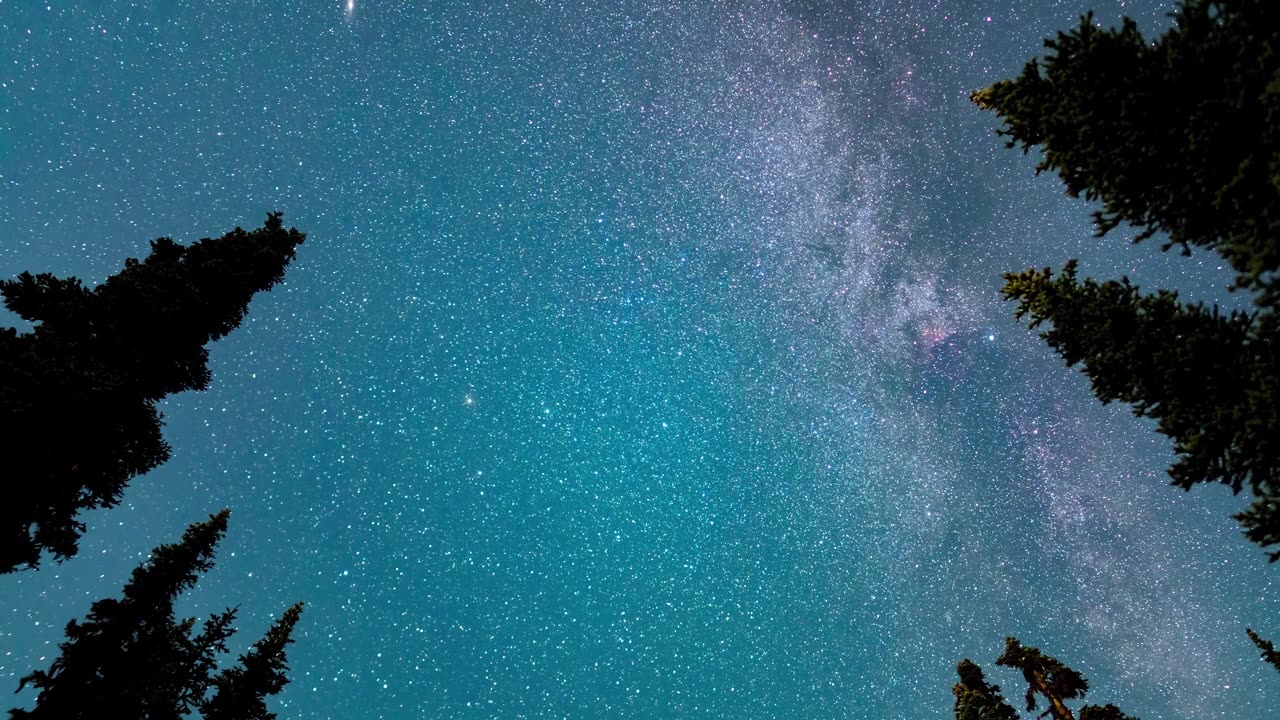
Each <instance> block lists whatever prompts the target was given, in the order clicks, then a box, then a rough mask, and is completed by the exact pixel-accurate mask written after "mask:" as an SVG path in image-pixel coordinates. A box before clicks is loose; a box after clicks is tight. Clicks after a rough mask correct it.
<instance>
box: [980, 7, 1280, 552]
mask: <svg viewBox="0 0 1280 720" xmlns="http://www.w3.org/2000/svg"><path fill="white" fill-rule="evenodd" d="M1174 20H1175V27H1173V28H1172V29H1170V30H1169V31H1168V32H1166V33H1165V34H1164V35H1162V36H1161V37H1160V38H1159V39H1158V40H1157V41H1156V42H1153V43H1152V42H1147V41H1146V40H1145V39H1144V38H1143V37H1142V35H1141V33H1139V32H1138V28H1137V25H1136V24H1135V23H1134V22H1133V21H1132V20H1130V19H1128V18H1126V19H1125V20H1124V22H1123V24H1122V25H1121V27H1119V28H1114V29H1104V28H1101V27H1098V23H1097V22H1096V20H1095V19H1094V17H1093V15H1092V14H1088V15H1085V16H1083V17H1082V18H1081V20H1080V25H1079V27H1077V28H1076V29H1074V30H1072V31H1071V32H1065V33H1059V34H1058V35H1057V37H1056V38H1055V39H1051V40H1046V41H1045V45H1046V46H1047V47H1048V48H1049V49H1050V51H1051V52H1050V53H1049V55H1048V56H1047V57H1046V58H1044V59H1043V60H1040V59H1035V60H1032V61H1031V62H1030V63H1028V64H1027V65H1026V67H1025V68H1024V69H1023V71H1022V73H1021V75H1019V76H1018V77H1017V78H1016V79H1014V80H1004V81H1001V82H997V83H996V84H994V85H992V86H991V87H989V88H986V89H984V90H980V91H978V92H976V93H974V94H973V101H974V102H975V103H976V104H977V105H978V106H979V107H981V108H984V109H987V110H993V111H995V112H996V113H997V114H998V115H999V116H1000V118H1001V120H1002V121H1003V127H1002V128H1001V130H1000V131H999V132H1000V134H1001V135H1003V136H1005V137H1007V138H1008V142H1007V145H1008V147H1010V148H1014V147H1021V148H1022V150H1023V151H1024V152H1029V151H1030V150H1031V149H1032V148H1040V149H1041V150H1042V151H1043V156H1042V159H1041V162H1040V163H1039V165H1038V166H1037V168H1036V171H1037V172H1042V171H1045V170H1049V171H1052V172H1054V173H1056V174H1057V175H1058V176H1059V177H1061V179H1062V180H1063V181H1064V182H1065V183H1066V187H1067V192H1068V194H1070V195H1072V196H1084V197H1085V198H1087V199H1089V200H1094V201H1099V202H1100V203H1101V206H1102V207H1101V209H1100V210H1098V211H1097V212H1096V213H1095V214H1094V221H1095V226H1096V230H1097V234H1098V235H1099V236H1101V235H1105V234H1106V233H1108V232H1110V231H1111V230H1113V229H1115V228H1117V227H1119V226H1121V225H1125V224H1128V225H1130V226H1133V227H1135V228H1136V229H1137V230H1138V232H1137V235H1136V238H1135V242H1141V241H1143V240H1146V239H1148V238H1151V237H1153V236H1155V235H1157V234H1163V235H1164V236H1165V242H1164V245H1163V248H1164V249H1165V250H1168V249H1170V248H1172V247H1179V248H1181V249H1182V250H1183V252H1184V254H1190V253H1191V250H1192V248H1203V249H1207V250H1212V251H1214V252H1216V253H1217V254H1218V255H1220V256H1221V257H1222V258H1223V259H1224V260H1225V261H1226V263H1227V265H1228V266H1229V267H1231V268H1232V269H1233V270H1234V272H1235V280H1234V286H1233V289H1242V290H1245V291H1246V292H1249V293H1251V294H1252V295H1253V298H1254V302H1255V306H1256V307H1257V310H1256V312H1251V313H1230V314H1223V313H1220V312H1219V311H1218V309H1217V308H1216V307H1214V308H1206V307H1204V306H1203V305H1200V304H1183V303H1182V302H1181V301H1180V300H1179V299H1178V296H1177V294H1176V293H1172V292H1166V291H1159V292H1158V293H1156V294H1154V295H1140V294H1139V292H1138V288H1137V287H1134V286H1133V285H1131V284H1130V283H1129V281H1128V280H1127V279H1123V280H1121V281H1111V282H1104V283H1098V282H1096V281H1093V280H1086V281H1084V282H1083V283H1081V282H1079V281H1077V279H1076V272H1075V268H1076V266H1075V263H1074V261H1072V262H1070V263H1068V264H1067V266H1066V267H1065V268H1064V270H1063V272H1062V273H1061V274H1060V275H1058V276H1057V277H1054V276H1053V274H1052V273H1051V272H1050V271H1049V270H1048V269H1045V270H1034V269H1032V270H1027V271H1025V272H1022V273H1010V274H1007V275H1006V276H1005V280H1006V284H1005V286H1004V294H1005V297H1006V298H1008V299H1012V300H1016V301H1017V302H1018V309H1017V316H1018V317H1019V318H1023V317H1027V318H1029V320H1030V324H1031V326H1032V327H1033V328H1034V327H1038V326H1040V325H1042V324H1044V323H1049V324H1050V325H1052V329H1051V330H1049V331H1047V332H1044V333H1043V334H1042V336H1043V337H1044V338H1045V339H1046V340H1048V342H1049V344H1050V345H1051V346H1052V347H1053V348H1054V349H1055V350H1057V351H1058V352H1059V353H1060V354H1061V355H1062V357H1063V358H1064V359H1065V360H1066V362H1067V364H1068V365H1075V364H1077V363H1079V364H1082V365H1083V368H1084V372H1085V373H1086V374H1087V375H1088V376H1089V378H1090V380H1091V381H1092V383H1093V389H1094V391H1095V393H1096V394H1097V396H1098V397H1099V398H1100V399H1101V400H1102V401H1103V402H1111V401H1114V400H1119V401H1121V402H1124V403H1128V404H1129V405H1131V406H1132V408H1133V410H1134V412H1135V413H1136V414H1138V415H1140V416H1148V417H1151V418H1154V419H1156V420H1157V421H1158V426H1157V428H1158V430H1159V432H1161V433H1164V434H1165V435H1168V436H1169V437H1170V438H1171V439H1172V440H1173V441H1174V449H1175V451H1176V453H1177V456H1178V457H1177V460H1176V462H1175V463H1174V464H1173V466H1172V467H1171V468H1170V475H1171V477H1172V481H1173V484H1175V485H1177V486H1178V487H1182V488H1184V489H1190V488H1191V486H1193V485H1195V484H1197V483H1206V482H1217V483H1222V484H1225V485H1227V486H1228V487H1230V488H1231V489H1232V490H1233V491H1235V492H1240V491H1241V490H1242V489H1244V488H1246V487H1247V488H1248V489H1249V490H1250V491H1251V493H1252V494H1253V496H1254V501H1253V503H1252V505H1251V506H1250V507H1249V508H1248V509H1247V510H1246V511H1244V512H1242V513H1240V514H1238V515H1237V516H1236V517H1237V519H1238V520H1239V521H1240V523H1241V524H1242V525H1243V526H1244V529H1245V535H1246V537H1247V538H1249V539H1250V540H1252V541H1253V542H1255V543H1257V544H1259V545H1261V546H1262V547H1264V548H1269V547H1271V546H1273V545H1276V544H1278V543H1280V441H1278V440H1277V438H1280V321H1278V320H1277V316H1276V311H1277V306H1278V305H1280V122H1277V121H1276V118H1280V83H1276V82H1274V78H1275V77H1276V76H1277V73H1280V53H1278V52H1275V48H1277V47H1280V3H1277V2H1275V1H1274V0H1225V1H1220V2H1205V1H1203V0H1187V1H1185V2H1183V3H1181V4H1180V6H1179V8H1178V10H1177V12H1176V13H1175V14H1174ZM1270 556H1271V559H1272V560H1273V561H1274V560H1277V559H1280V551H1276V552H1272V553H1271V554H1270Z"/></svg>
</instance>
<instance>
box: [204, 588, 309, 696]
mask: <svg viewBox="0 0 1280 720" xmlns="http://www.w3.org/2000/svg"><path fill="white" fill-rule="evenodd" d="M301 615H302V603H298V604H296V605H294V606H293V607H291V608H289V609H288V610H286V611H285V613H284V616H283V617H281V618H280V620H278V621H277V622H276V624H275V625H273V626H272V627H271V629H270V630H268V631H267V635H266V637H264V638H262V639H261V640H259V641H258V642H256V643H254V645H253V647H252V648H250V649H249V652H247V653H245V654H244V655H241V656H240V664H239V665H236V666H233V667H229V668H227V669H226V670H223V671H222V672H221V673H219V674H218V677H217V678H215V679H214V680H213V687H214V693H213V697H211V698H209V700H207V701H206V702H204V703H201V705H200V714H201V715H202V716H203V717H204V720H275V717H276V714H275V713H273V712H268V711H267V704H266V702H265V701H264V700H265V698H266V696H267V695H275V694H276V693H278V692H280V691H281V690H283V689H284V686H285V685H286V684H287V683H288V682H289V679H288V678H287V677H285V672H287V671H288V670H289V666H288V664H287V658H286V657H285V652H284V650H285V647H286V646H287V645H289V643H291V642H293V637H292V634H293V626H294V625H296V624H297V623H298V618H299V617H300V616H301Z"/></svg>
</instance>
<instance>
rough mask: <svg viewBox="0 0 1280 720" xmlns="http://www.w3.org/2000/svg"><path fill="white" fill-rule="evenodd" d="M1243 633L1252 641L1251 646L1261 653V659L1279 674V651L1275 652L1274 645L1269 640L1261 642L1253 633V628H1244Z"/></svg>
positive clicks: (1256, 634)
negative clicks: (1256, 647) (1255, 646)
mask: <svg viewBox="0 0 1280 720" xmlns="http://www.w3.org/2000/svg"><path fill="white" fill-rule="evenodd" d="M1244 632H1245V634H1246V635H1248V636H1249V639H1250V640H1252V641H1253V644H1254V645H1257V646H1258V649H1259V650H1261V651H1262V659H1263V660H1265V661H1267V663H1269V664H1270V665H1271V667H1273V668H1275V669H1276V671H1277V672H1280V651H1277V650H1276V646H1275V644H1274V643H1272V642H1271V641H1270V640H1263V639H1262V638H1261V637H1259V636H1258V633H1256V632H1254V631H1253V628H1245V631H1244Z"/></svg>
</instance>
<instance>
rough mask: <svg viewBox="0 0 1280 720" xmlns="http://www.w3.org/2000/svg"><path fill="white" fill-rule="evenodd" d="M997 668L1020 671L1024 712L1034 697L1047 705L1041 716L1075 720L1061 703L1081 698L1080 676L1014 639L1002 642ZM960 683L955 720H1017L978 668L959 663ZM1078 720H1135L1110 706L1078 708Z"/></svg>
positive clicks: (1083, 683) (1032, 704)
mask: <svg viewBox="0 0 1280 720" xmlns="http://www.w3.org/2000/svg"><path fill="white" fill-rule="evenodd" d="M996 664H997V665H1003V666H1005V667H1010V668H1014V669H1017V670H1021V671H1022V677H1023V679H1024V680H1026V681H1027V694H1026V700H1027V710H1028V711H1029V712H1032V711H1035V710H1036V709H1037V703H1036V698H1037V697H1040V698H1043V699H1044V701H1045V703H1046V704H1047V705H1048V707H1047V709H1046V710H1045V711H1044V712H1043V713H1041V715H1040V716H1041V717H1051V718H1053V720H1075V716H1074V715H1073V714H1072V712H1071V709H1070V708H1069V707H1067V704H1066V702H1065V701H1067V700H1076V699H1079V698H1082V697H1084V695H1085V693H1086V692H1088V690H1089V683H1088V682H1087V681H1086V680H1085V679H1084V677H1083V676H1082V675H1080V673H1078V672H1076V671H1075V670H1072V669H1071V668H1069V667H1067V666H1066V665H1063V664H1062V663H1061V662H1059V661H1058V660H1057V659H1056V658H1053V657H1050V656H1048V655H1045V654H1044V653H1041V652H1040V651H1039V650H1038V649H1036V648H1033V647H1027V646H1025V645H1023V644H1022V643H1020V642H1018V639H1017V638H1007V639H1006V640H1005V648H1004V654H1003V655H1001V656H1000V658H999V659H998V660H996ZM956 670H957V672H958V673H959V675H960V683H958V684H957V685H956V686H955V688H954V689H953V690H952V693H953V694H954V695H955V696H956V720H1017V718H1018V714H1017V713H1016V712H1015V711H1014V709H1013V708H1012V707H1011V706H1010V705H1009V704H1008V702H1006V701H1005V699H1004V697H1003V696H1002V695H1001V694H1000V687H999V686H997V685H988V684H987V683H986V681H985V679H984V678H983V675H982V669H981V668H979V667H978V666H977V665H976V664H974V663H973V662H971V661H969V660H963V661H961V663H960V665H959V666H958V667H957V668H956ZM1080 720H1137V719H1136V718H1132V717H1130V716H1128V715H1125V714H1124V713H1122V712H1120V710H1119V708H1117V707H1116V706H1114V705H1085V706H1084V707H1082V708H1080Z"/></svg>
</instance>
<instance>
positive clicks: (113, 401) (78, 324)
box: [0, 214, 303, 572]
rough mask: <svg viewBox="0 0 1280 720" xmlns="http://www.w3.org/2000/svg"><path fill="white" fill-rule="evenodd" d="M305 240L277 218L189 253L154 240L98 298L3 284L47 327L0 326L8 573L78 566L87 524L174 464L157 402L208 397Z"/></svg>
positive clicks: (75, 290)
mask: <svg viewBox="0 0 1280 720" xmlns="http://www.w3.org/2000/svg"><path fill="white" fill-rule="evenodd" d="M302 241H303V235H302V234H301V233H299V232H298V231H297V230H294V229H290V230H285V229H284V227H283V225H282V223H281V219H280V215H279V214H272V215H269V216H268V217H267V222H266V224H265V226H264V227H262V228H261V229H258V230H255V231H253V232H245V231H244V230H241V229H239V228H236V229H235V230H233V231H231V232H230V233H227V234H226V235H224V236H223V237H221V238H217V239H204V240H201V241H199V242H196V243H194V244H192V245H190V246H187V247H184V246H182V245H179V244H177V243H175V242H174V241H173V240H170V239H169V238H160V239H158V240H155V241H153V242H152V243H151V254H150V255H149V256H148V257H147V258H146V259H145V260H143V261H141V262H139V261H137V260H134V259H129V260H126V261H125V267H124V270H122V271H121V272H120V273H119V274H117V275H113V276H112V277H110V278H108V279H107V281H106V282H104V283H103V284H101V285H99V286H98V287H96V288H94V289H92V290H90V289H88V288H85V287H84V286H82V285H81V284H80V281H79V280H77V279H76V278H66V279H61V278H56V277H54V276H52V275H49V274H41V275H31V274H30V273H23V274H22V275H19V276H18V278H17V279H15V280H7V281H3V282H0V295H2V296H3V297H4V302H5V305H6V306H7V307H8V308H9V309H10V310H12V311H13V312H15V313H17V314H18V315H20V316H22V317H23V318H25V319H26V320H29V321H31V322H33V323H36V326H35V329H34V330H33V331H32V332H30V333H24V334H19V333H18V332H17V331H16V330H14V329H12V328H0V455H2V456H3V457H4V458H5V461H6V463H7V464H8V466H7V467H6V468H5V479H6V486H5V490H4V492H5V494H4V496H3V498H0V572H11V571H13V570H15V569H17V568H19V567H23V566H27V567H36V566H37V565H38V564H39V562H40V555H41V553H42V552H44V551H48V552H51V553H52V554H53V555H54V557H56V558H58V559H59V560H61V559H64V558H68V557H71V556H72V555H75V553H76V550H77V543H78V541H79V538H80V534H81V533H82V532H83V531H84V524H83V523H81V522H80V521H79V520H78V519H77V516H78V514H79V513H80V512H81V511H82V510H88V509H91V508H96V507H102V506H107V507H109V506H112V505H115V504H116V503H117V502H119V500H120V498H121V495H122V494H123V492H124V489H125V486H126V485H127V484H128V482H129V481H130V480H131V479H132V478H133V477H135V476H137V475H139V474H141V473H144V472H146V471H148V470H150V469H152V468H154V467H155V466H157V465H159V464H160V463H162V462H164V461H165V460H167V459H168V458H169V446H168V445H167V444H166V443H165V441H164V439H163V438H162V437H161V434H160V424H161V423H160V414H159V412H157V410H156V407H155V403H156V401H158V400H160V399H162V398H164V397H165V396H167V395H170V394H172V393H176V392H180V391H183V390H202V389H204V388H205V387H207V386H208V384H209V379H210V373H209V368H208V366H207V364H206V361H207V359H208V351H207V350H206V349H205V345H206V344H207V343H208V342H210V341H212V340H217V339H218V338H221V337H222V336H224V335H226V334H227V333H229V332H231V331H232V330H233V329H235V328H236V327H237V326H238V325H239V324H240V321H241V320H243V319H244V316H245V312H246V309H247V307H248V304H249V301H250V299H252V298H253V295H254V294H255V293H257V292H259V291H262V290H267V289H270V288H271V287H272V286H273V285H275V284H276V283H277V282H279V281H280V280H281V278H282V277H283V276H284V270H285V266H287V265H288V264H289V262H290V261H291V260H292V259H293V257H294V252H295V249H296V247H297V245H298V244H299V243H301V242H302Z"/></svg>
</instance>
